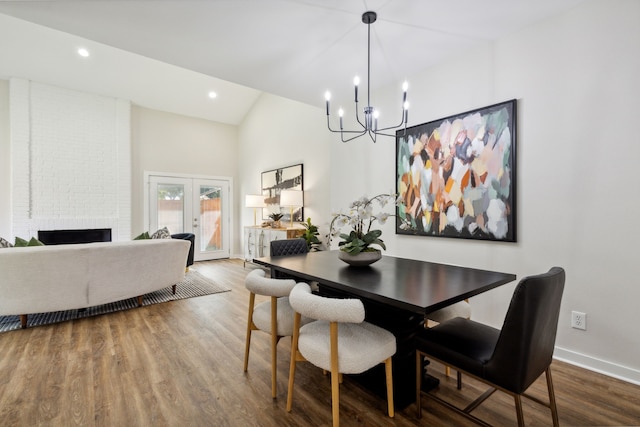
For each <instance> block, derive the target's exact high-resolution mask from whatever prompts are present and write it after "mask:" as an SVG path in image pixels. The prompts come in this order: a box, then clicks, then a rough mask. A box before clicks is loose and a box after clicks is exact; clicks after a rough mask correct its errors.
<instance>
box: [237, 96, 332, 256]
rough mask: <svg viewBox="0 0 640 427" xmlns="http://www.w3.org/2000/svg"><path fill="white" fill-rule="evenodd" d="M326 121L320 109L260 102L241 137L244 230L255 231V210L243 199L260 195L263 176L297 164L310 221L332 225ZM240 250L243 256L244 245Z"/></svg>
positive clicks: (240, 197) (273, 98) (272, 99)
mask: <svg viewBox="0 0 640 427" xmlns="http://www.w3.org/2000/svg"><path fill="white" fill-rule="evenodd" d="M324 120H325V116H324V114H323V110H322V109H321V108H319V107H313V106H310V105H306V104H302V103H299V102H295V101H291V100H289V99H285V98H281V97H278V96H274V95H269V94H262V95H261V96H260V97H259V98H258V100H257V101H256V103H255V104H254V106H253V108H252V109H251V111H250V112H249V114H248V115H247V117H246V118H245V120H244V121H243V122H242V124H241V125H240V129H239V136H238V143H239V145H238V171H239V176H238V186H237V187H238V188H237V191H236V194H237V198H236V200H237V203H236V208H237V209H238V212H240V215H239V218H240V221H239V227H240V228H241V227H243V226H247V225H253V209H249V208H245V207H244V196H245V194H260V175H261V173H262V172H264V171H268V170H273V169H276V168H280V167H285V166H291V165H294V164H298V163H302V164H303V171H304V176H303V179H304V204H305V206H304V216H305V219H306V218H309V217H310V218H311V221H312V223H313V224H315V225H318V226H319V227H322V226H323V224H324V223H328V220H329V219H330V212H329V182H330V181H329V176H330V170H331V165H330V164H329V151H330V146H331V139H330V138H329V133H328V131H327V130H326V127H325V126H326V125H325V122H324ZM325 228H326V227H325ZM240 236H241V234H239V236H238V237H240ZM235 247H236V248H237V249H238V251H239V252H237V253H236V254H237V255H239V254H240V253H241V251H242V244H241V243H240V241H239V240H238V241H237V242H236V246H235Z"/></svg>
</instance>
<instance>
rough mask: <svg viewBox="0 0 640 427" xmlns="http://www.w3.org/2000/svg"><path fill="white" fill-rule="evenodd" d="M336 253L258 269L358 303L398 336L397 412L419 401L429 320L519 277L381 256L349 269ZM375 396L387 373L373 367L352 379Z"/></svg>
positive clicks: (267, 260) (269, 262)
mask: <svg viewBox="0 0 640 427" xmlns="http://www.w3.org/2000/svg"><path fill="white" fill-rule="evenodd" d="M337 252H338V251H337V250H331V251H317V252H309V253H307V254H300V255H291V256H279V257H262V258H254V260H253V262H254V263H255V264H258V265H261V266H264V267H266V268H268V269H269V270H270V271H271V275H272V277H274V276H275V275H277V274H278V273H280V274H284V275H285V276H288V277H293V278H295V279H296V280H298V281H300V282H306V283H317V285H318V292H319V293H320V294H322V295H325V296H330V297H337V298H359V299H360V300H361V301H362V302H363V304H364V306H365V313H366V315H365V320H366V321H368V322H371V323H373V324H376V325H378V326H380V327H383V328H385V329H387V330H389V331H391V332H392V333H393V334H394V335H395V337H396V344H397V346H396V347H397V350H396V354H395V355H394V356H393V382H394V402H395V404H396V405H397V406H398V409H400V408H403V407H406V406H407V405H409V404H410V403H413V402H414V401H415V376H416V372H415V369H416V368H415V349H414V346H413V341H414V337H415V335H416V334H417V333H418V331H419V330H420V328H424V327H425V315H427V314H428V313H430V312H432V311H436V310H439V309H441V308H444V307H447V306H449V305H451V304H455V303H456V302H459V301H462V300H465V299H469V298H471V297H473V296H476V295H479V294H481V293H484V292H487V291H490V290H491V289H494V288H497V287H499V286H502V285H505V284H507V283H510V282H513V281H514V280H515V279H516V275H515V274H511V273H503V272H498V271H489V270H483V269H478V268H472V267H465V266H461V265H452V264H443V263H437V262H430V261H423V260H417V259H410V258H400V257H395V256H389V255H383V256H382V257H381V258H380V260H378V261H377V262H375V263H374V264H371V265H368V266H358V267H356V266H351V265H348V264H346V263H345V262H343V261H342V260H340V259H339V258H338V253H337ZM352 377H354V378H356V379H357V380H358V381H359V382H360V383H362V384H363V385H364V386H365V387H367V388H369V389H371V390H372V391H373V392H375V393H376V394H378V395H380V396H382V397H384V396H386V392H385V388H384V369H383V367H382V365H381V366H380V368H374V369H372V370H371V371H368V372H366V373H364V374H359V375H355V376H352Z"/></svg>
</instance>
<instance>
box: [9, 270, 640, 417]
mask: <svg viewBox="0 0 640 427" xmlns="http://www.w3.org/2000/svg"><path fill="white" fill-rule="evenodd" d="M192 268H194V269H195V270H197V271H199V272H200V273H202V274H204V275H208V276H210V277H213V278H215V279H216V280H218V281H220V282H221V283H222V284H225V285H227V286H229V287H231V288H232V291H231V292H226V293H220V294H215V295H208V296H204V297H198V298H190V299H185V300H180V301H172V302H168V303H164V304H155V305H151V306H147V307H140V308H136V309H132V310H128V311H122V312H117V313H111V314H107V315H103V316H97V317H92V318H87V319H80V320H75V321H70V322H65V323H60V324H55V325H50V326H40V327H32V328H29V329H26V330H18V331H12V332H7V333H3V334H0V426H40V425H43V426H329V425H331V387H330V379H329V377H328V376H324V375H323V374H322V371H321V370H319V369H317V368H315V367H313V366H311V365H308V364H300V365H299V366H298V369H297V370H296V387H295V395H294V401H293V410H292V412H290V413H287V412H286V410H285V404H286V396H287V390H286V386H287V379H288V367H289V350H290V344H289V340H288V339H283V340H281V342H280V344H279V345H278V356H279V362H278V398H277V399H275V400H273V399H271V377H270V353H269V337H268V335H267V334H264V333H260V332H256V333H254V335H253V339H252V347H251V355H250V359H249V372H248V373H246V374H245V373H244V372H243V370H242V365H243V356H244V341H245V328H246V321H247V305H248V299H249V298H248V292H247V291H246V290H245V288H244V277H245V276H246V274H247V273H248V271H249V269H251V268H256V267H255V266H251V265H249V264H247V266H246V268H244V267H243V263H242V261H239V260H221V261H209V262H200V263H196V264H195V265H194V266H193V267H192ZM552 370H553V376H554V382H555V386H556V396H557V401H558V406H559V415H560V423H561V425H563V426H614V425H615V426H619V425H640V387H638V386H635V385H632V384H629V383H625V382H622V381H618V380H615V379H612V378H609V377H606V376H603V375H600V374H596V373H593V372H590V371H586V370H584V369H580V368H577V367H574V366H571V365H568V364H565V363H561V362H556V361H554V363H553V364H552ZM431 372H432V373H433V374H434V375H435V376H436V377H438V378H440V380H441V386H440V388H439V391H438V393H439V394H440V395H441V396H443V397H445V398H448V399H451V400H452V401H454V402H463V403H468V402H470V401H471V400H473V398H475V397H476V396H477V395H478V394H479V393H480V392H481V391H483V390H484V388H483V387H482V386H479V385H478V383H476V382H474V381H473V380H471V379H468V378H467V379H465V381H464V387H463V390H462V391H460V392H459V391H457V390H456V388H455V378H454V377H452V378H447V377H445V376H444V375H443V372H444V370H443V369H442V367H441V366H434V367H433V369H431ZM545 390H546V389H545V383H544V378H542V379H541V380H538V381H537V382H536V383H535V384H534V386H533V388H532V390H531V394H534V395H536V396H539V397H541V398H544V399H546V391H545ZM340 393H341V394H340V417H341V418H340V419H341V422H342V425H344V426H414V425H420V426H427V425H428V426H451V425H455V426H468V425H472V424H470V423H469V422H467V421H466V420H464V419H461V418H459V416H457V415H455V414H452V413H451V412H449V411H447V410H446V409H445V408H443V407H441V406H439V405H437V404H435V403H433V402H432V401H430V400H429V399H428V398H427V397H423V418H422V419H418V418H417V417H416V410H415V405H410V406H409V407H407V408H406V409H403V410H400V411H397V412H396V416H395V418H394V419H391V418H388V417H387V416H386V412H385V410H386V402H385V401H383V400H382V399H380V398H378V397H376V396H374V395H372V394H370V393H369V392H368V391H366V390H364V389H363V388H361V387H360V386H359V385H358V384H357V383H356V382H354V381H352V380H350V379H349V378H348V377H345V380H344V383H343V384H342V386H341V388H340ZM524 405H525V407H524V415H525V421H526V422H527V425H528V426H547V425H550V423H551V416H550V413H549V410H548V409H546V408H544V407H541V406H538V405H535V404H532V403H530V402H528V401H527V400H526V399H525V401H524ZM474 413H475V414H476V415H478V416H479V417H481V418H483V419H485V420H486V421H488V422H489V423H491V424H494V425H498V426H510V425H516V416H515V410H514V408H513V401H512V399H511V398H509V397H508V396H506V395H504V394H502V393H499V392H497V393H495V394H494V395H493V396H492V397H491V398H490V399H489V400H488V401H487V402H486V403H485V404H484V405H483V406H481V407H480V408H479V409H478V410H476V411H475V412H474Z"/></svg>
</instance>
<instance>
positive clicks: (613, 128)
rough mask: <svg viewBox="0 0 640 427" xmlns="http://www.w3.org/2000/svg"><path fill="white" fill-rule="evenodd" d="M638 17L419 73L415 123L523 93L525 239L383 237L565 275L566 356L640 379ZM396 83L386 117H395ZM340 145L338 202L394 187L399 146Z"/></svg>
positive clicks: (560, 340)
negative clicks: (577, 323)
mask: <svg viewBox="0 0 640 427" xmlns="http://www.w3.org/2000/svg"><path fill="white" fill-rule="evenodd" d="M638 22H640V2H635V1H630V0H616V1H607V2H601V1H589V2H586V3H584V4H582V5H581V6H579V7H577V8H575V9H572V10H570V11H568V12H567V13H565V14H562V15H560V16H557V17H554V18H552V19H550V20H547V21H546V22H543V23H541V24H538V25H535V26H533V27H531V28H528V29H526V30H524V31H521V32H519V33H517V34H513V35H511V36H510V37H507V38H505V39H502V40H500V41H498V42H495V43H487V44H486V45H485V46H484V47H482V48H479V49H477V50H475V51H472V52H463V53H456V54H455V55H454V56H453V57H452V59H451V60H450V61H448V62H447V63H445V64H443V65H442V66H439V67H436V68H433V69H430V70H426V71H425V72H423V73H420V74H419V75H416V76H411V77H410V78H409V81H410V100H411V112H410V121H411V123H410V124H411V125H417V124H420V123H424V122H428V121H432V120H436V119H440V118H443V117H446V116H449V115H452V114H455V113H459V112H463V111H467V110H470V109H473V108H477V107H482V106H485V105H490V104H494V103H496V102H501V101H505V100H508V99H512V98H517V99H518V118H517V119H518V124H517V126H518V135H517V137H518V141H517V163H518V165H517V166H518V167H517V191H518V194H517V197H518V202H517V215H518V242H517V243H515V244H513V243H511V244H509V243H490V242H476V241H468V240H459V239H445V238H432V237H417V236H396V235H395V234H394V230H393V225H388V226H386V227H385V229H384V235H383V238H384V239H385V242H386V243H387V247H388V251H387V253H389V254H393V255H398V256H403V257H412V258H419V259H424V260H433V261H438V262H445V263H453V264H463V265H467V266H472V267H478V268H485V269H496V270H500V271H505V272H511V273H516V274H517V276H518V278H519V279H520V278H522V277H524V276H525V275H529V274H536V273H539V272H543V271H546V270H548V269H549V268H550V267H551V266H554V265H559V266H562V267H564V268H565V269H566V271H567V283H566V287H565V292H564V297H563V303H562V309H561V310H562V311H561V315H560V324H559V330H558V337H557V341H556V346H557V348H556V353H555V355H556V357H559V358H563V359H566V360H570V361H572V362H574V363H578V364H583V365H586V366H588V367H590V368H592V369H595V370H600V371H604V372H607V373H609V374H612V375H614V376H619V377H624V378H626V379H629V380H631V381H634V382H636V383H640V334H638V333H637V322H636V321H635V316H634V315H635V313H636V312H637V302H638V301H639V300H640V287H639V286H637V284H638V279H637V268H636V266H635V263H634V260H633V257H634V255H635V254H636V253H637V242H638V238H639V237H640V234H639V233H638V226H637V223H638V220H637V214H638V210H639V209H638V208H639V202H638V200H637V189H636V186H635V184H634V183H635V182H636V181H637V178H636V175H637V162H638V159H639V158H640V141H639V140H638V139H639V138H638V132H637V129H636V127H637V126H636V123H637V117H636V116H637V114H638V112H639V111H640V82H639V81H638V78H637V76H638V75H640V55H638V48H639V47H640V26H639V25H638ZM397 87H398V86H397V85H394V87H393V88H387V90H386V91H385V92H384V95H385V96H386V98H385V99H386V103H383V111H388V110H391V111H395V110H394V108H395V107H396V104H397V102H396V103H394V101H396V99H395V98H397V96H398V95H397ZM331 147H332V152H331V170H332V175H333V180H332V186H331V204H332V208H339V207H344V206H345V203H347V202H348V201H350V200H351V199H354V198H356V197H358V196H360V195H361V194H362V193H368V194H370V195H372V194H373V193H375V192H377V191H387V190H388V189H389V188H393V186H394V180H395V165H394V162H393V160H392V159H395V142H394V141H393V140H392V139H389V140H387V141H378V143H377V144H375V145H374V144H373V143H371V142H366V143H360V142H358V143H357V144H354V143H350V144H347V145H343V144H341V143H339V142H337V141H334V143H333V144H332V146H331ZM354 160H357V161H359V164H360V168H361V170H362V176H357V177H355V179H354V173H353V169H352V168H350V167H348V165H352V164H353V162H354ZM346 182H349V183H350V185H348V186H347V185H345V183H346ZM514 286H515V285H514V284H512V285H509V286H504V287H502V288H501V289H497V290H494V291H491V292H489V293H487V294H485V295H482V296H478V297H476V298H473V299H472V301H471V302H472V305H473V318H475V319H476V320H479V321H483V322H488V323H491V324H493V325H495V326H497V327H499V326H500V325H501V322H502V319H503V317H504V313H505V312H506V308H507V305H508V303H509V299H510V297H511V292H512V290H513V287H514ZM571 310H577V311H582V312H585V313H587V331H578V330H575V329H572V328H571V327H570V312H571Z"/></svg>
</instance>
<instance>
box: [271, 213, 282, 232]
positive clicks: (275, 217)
mask: <svg viewBox="0 0 640 427" xmlns="http://www.w3.org/2000/svg"><path fill="white" fill-rule="evenodd" d="M283 216H284V215H283V214H281V213H280V212H274V213H272V214H269V218H271V219H272V220H273V222H272V223H271V227H273V228H280V220H281V219H282V217H283Z"/></svg>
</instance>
